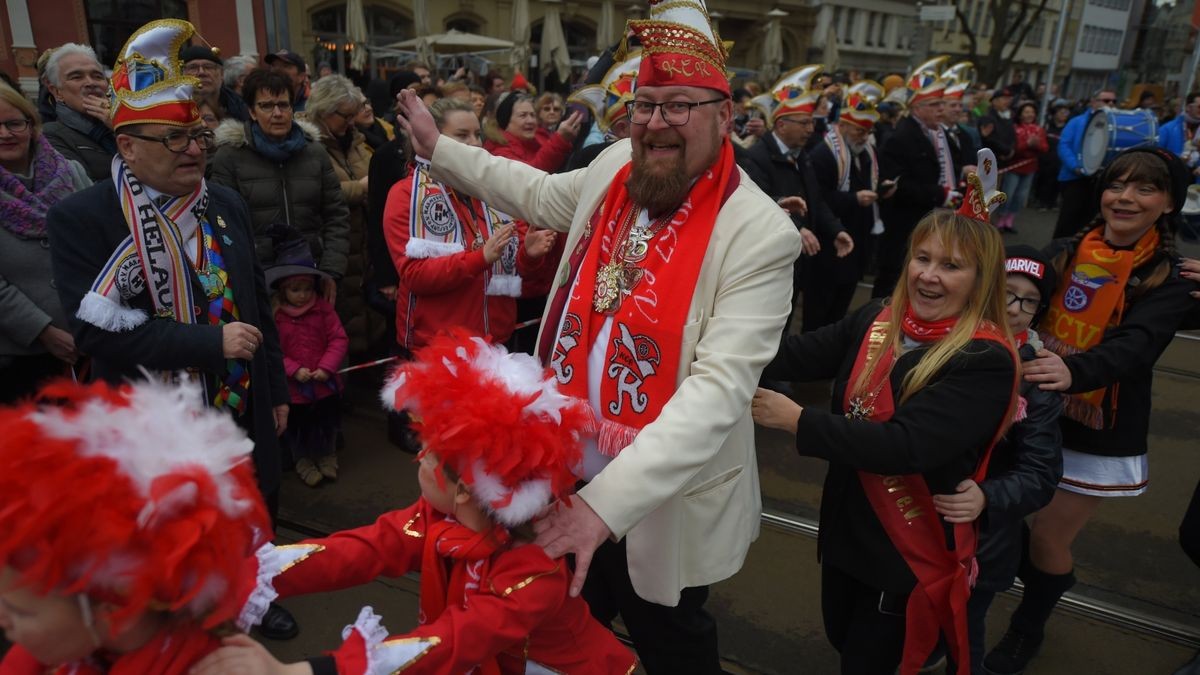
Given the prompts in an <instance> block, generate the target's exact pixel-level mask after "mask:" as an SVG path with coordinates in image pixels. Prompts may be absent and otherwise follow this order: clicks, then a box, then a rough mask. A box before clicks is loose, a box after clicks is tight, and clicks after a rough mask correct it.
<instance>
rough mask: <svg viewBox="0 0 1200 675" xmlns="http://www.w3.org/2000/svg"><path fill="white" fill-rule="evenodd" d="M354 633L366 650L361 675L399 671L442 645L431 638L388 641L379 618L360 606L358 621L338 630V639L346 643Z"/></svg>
mask: <svg viewBox="0 0 1200 675" xmlns="http://www.w3.org/2000/svg"><path fill="white" fill-rule="evenodd" d="M355 631H357V632H358V634H359V635H360V636H361V637H362V640H363V644H364V645H365V649H366V656H367V670H366V672H365V673H363V675H391V674H392V673H398V672H403V671H404V670H406V669H407V668H408V667H409V666H411V665H413V664H414V663H416V662H417V661H419V660H420V659H421V657H422V656H424V655H425V654H426V653H427V652H428V651H429V650H430V649H433V648H434V647H436V646H438V645H439V644H441V642H442V641H441V639H440V638H437V637H434V636H430V637H408V638H393V639H390V640H389V639H388V632H387V628H385V627H384V625H383V619H381V618H380V617H379V616H378V615H377V614H375V610H374V609H372V608H371V607H370V606H367V607H363V608H362V610H361V611H359V613H358V619H356V620H355V621H354V623H353V624H351V625H349V626H346V627H345V628H343V629H342V639H343V640H348V639H349V638H350V636H351V635H352V634H353V633H354V632H355Z"/></svg>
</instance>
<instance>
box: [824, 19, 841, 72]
mask: <svg viewBox="0 0 1200 675" xmlns="http://www.w3.org/2000/svg"><path fill="white" fill-rule="evenodd" d="M821 60H822V61H823V62H824V63H825V67H826V68H828V69H829V70H830V71H831V72H832V71H834V70H837V67H838V43H837V31H836V30H834V28H833V23H832V22H831V23H830V24H829V30H828V31H826V33H825V51H824V52H822V53H821Z"/></svg>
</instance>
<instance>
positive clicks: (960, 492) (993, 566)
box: [933, 246, 1062, 673]
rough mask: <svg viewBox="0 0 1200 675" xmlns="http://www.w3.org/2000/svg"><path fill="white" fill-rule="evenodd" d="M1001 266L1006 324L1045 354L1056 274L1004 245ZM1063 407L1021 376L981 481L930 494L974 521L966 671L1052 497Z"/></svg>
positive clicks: (977, 660) (1024, 251)
mask: <svg viewBox="0 0 1200 675" xmlns="http://www.w3.org/2000/svg"><path fill="white" fill-rule="evenodd" d="M1004 269H1005V272H1006V273H1007V274H1006V278H1005V299H1006V306H1007V308H1008V315H1007V316H1008V327H1009V329H1011V330H1012V334H1013V339H1014V340H1016V343H1017V353H1018V354H1019V355H1020V356H1021V360H1022V362H1025V361H1029V360H1031V359H1034V358H1036V356H1037V355H1038V352H1041V351H1043V347H1042V343H1041V340H1040V339H1039V338H1038V334H1037V331H1035V330H1033V329H1032V327H1033V326H1034V325H1035V324H1036V323H1037V320H1038V319H1040V318H1041V317H1042V315H1044V314H1045V312H1046V309H1047V307H1049V304H1050V297H1051V295H1053V293H1054V288H1055V285H1056V283H1057V276H1058V275H1057V274H1056V273H1055V271H1054V268H1053V267H1051V265H1050V261H1049V259H1048V258H1047V257H1046V256H1044V255H1043V254H1042V253H1041V252H1040V251H1038V250H1037V249H1035V248H1033V247H1032V246H1009V247H1008V248H1007V249H1006V251H1005V261H1004ZM1061 411H1062V398H1061V397H1060V396H1059V395H1058V394H1057V393H1056V392H1052V391H1043V390H1041V389H1039V388H1038V386H1037V385H1036V384H1034V383H1031V382H1024V381H1022V383H1021V392H1020V399H1019V400H1018V404H1017V410H1016V417H1015V419H1014V420H1013V425H1012V426H1011V427H1009V429H1008V433H1007V434H1005V436H1004V438H1003V439H1001V441H1000V442H999V443H998V444H997V445H996V447H995V449H994V450H992V456H991V463H990V465H989V466H988V471H987V477H986V478H985V479H984V481H983V482H982V483H976V482H975V481H973V480H970V479H967V480H964V481H963V482H962V483H959V485H958V486H957V491H956V493H955V494H948V495H934V496H933V502H934V505H935V506H936V507H937V511H938V513H940V514H941V515H942V516H944V517H945V519H946V521H947V522H951V523H964V522H972V521H975V520H978V521H979V543H978V545H977V549H976V553H975V560H976V562H977V563H978V565H979V577H978V579H977V580H976V582H975V587H974V589H972V591H971V599H970V600H969V601H968V602H967V637H968V641H969V642H970V645H971V672H972V673H979V672H983V671H982V670H981V669H982V667H983V656H984V638H985V626H984V620H985V619H986V618H987V612H988V608H989V607H990V606H991V604H992V600H993V599H994V598H995V597H996V594H997V593H1000V592H1002V591H1005V590H1007V589H1008V588H1009V587H1010V586H1012V583H1013V579H1014V578H1015V577H1016V574H1017V567H1018V564H1019V562H1020V560H1021V545H1022V544H1021V524H1022V522H1023V521H1024V519H1025V516H1028V515H1029V514H1031V513H1034V512H1035V511H1037V510H1038V509H1040V508H1042V507H1043V506H1045V505H1046V504H1048V503H1049V502H1050V498H1051V497H1053V496H1054V488H1055V486H1056V485H1057V484H1058V479H1059V477H1061V476H1062V434H1061V432H1060V431H1059V428H1058V416H1059V413H1060V412H1061ZM948 672H954V671H953V669H951V670H949V671H948Z"/></svg>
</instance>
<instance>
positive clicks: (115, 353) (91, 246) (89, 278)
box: [46, 180, 288, 495]
mask: <svg viewBox="0 0 1200 675" xmlns="http://www.w3.org/2000/svg"><path fill="white" fill-rule="evenodd" d="M208 197H209V203H208V217H209V219H210V222H211V223H212V224H213V229H214V234H215V235H216V236H219V237H221V238H222V242H221V253H222V255H223V256H224V259H225V267H226V272H228V274H229V283H230V285H231V286H232V287H233V294H234V298H233V299H234V302H235V303H236V304H237V307H238V311H239V313H240V316H241V321H242V322H244V323H248V324H251V325H253V326H256V327H258V329H259V330H261V331H262V333H263V344H262V348H261V349H259V350H258V351H256V352H255V354H254V359H253V360H252V361H251V363H250V400H249V403H248V407H247V412H246V414H245V415H243V419H239V420H238V422H239V424H241V425H242V426H243V427H244V428H246V430H247V431H248V432H249V434H250V437H251V439H253V440H254V442H255V445H254V464H255V469H256V470H257V474H258V482H259V487H260V489H261V490H262V492H263V494H264V495H270V494H272V493H274V492H275V491H276V490H278V489H279V478H280V473H281V467H280V454H279V446H278V442H277V440H276V435H275V423H274V417H273V414H272V408H273V407H275V406H277V405H283V404H286V403H287V402H288V389H287V376H286V375H285V373H284V370H283V355H282V353H281V351H280V349H279V333H278V332H277V331H276V329H275V321H274V318H273V316H272V312H271V303H270V300H269V298H268V296H267V287H266V283H265V282H264V281H263V273H262V268H260V267H259V264H258V256H257V255H256V254H255V252H254V237H253V235H252V234H251V224H250V214H249V211H248V210H247V209H246V203H245V202H244V201H242V198H241V196H240V195H238V194H237V193H236V192H234V191H233V190H230V189H229V188H226V187H222V186H220V185H214V184H212V183H209V185H208ZM218 216H220V217H221V220H222V221H223V222H224V223H225V225H226V226H225V227H220V226H219V221H218V220H217V217H218ZM46 224H47V228H48V230H49V233H50V241H51V247H50V258H51V263H52V266H53V272H54V281H55V284H56V285H57V287H58V294H59V297H60V298H61V300H62V304H63V309H64V310H66V313H67V315H68V316H70V317H71V332H72V333H73V334H74V336H75V343H76V345H77V346H78V347H79V350H80V351H81V352H83V353H84V354H88V355H90V356H91V357H92V359H93V361H92V367H93V371H94V372H95V375H96V377H98V378H102V379H104V380H107V381H109V382H114V383H115V382H121V381H123V380H125V379H140V378H141V377H142V374H141V371H139V370H138V367H139V366H142V367H145V368H148V369H150V370H167V371H178V370H187V369H191V370H194V371H197V372H199V373H201V374H203V375H204V377H205V380H206V384H207V385H208V391H215V388H214V387H215V383H216V380H217V378H218V377H219V376H220V375H222V374H223V373H224V370H225V357H224V352H223V342H222V335H221V328H219V327H217V326H212V325H209V324H208V322H207V321H203V322H201V323H197V324H181V323H178V322H176V321H174V320H172V319H159V318H153V317H154V308H153V304H152V302H151V300H150V295H149V293H148V292H147V291H145V290H143V291H142V292H141V293H140V294H138V295H137V296H135V297H134V298H132V299H131V300H130V301H129V302H130V305H131V306H133V307H136V308H140V309H142V310H145V311H146V313H147V314H148V315H149V316H150V317H152V318H150V319H149V320H148V321H146V322H145V323H143V324H142V325H140V326H138V327H136V328H134V329H132V330H127V331H121V332H112V331H107V330H104V329H101V328H97V327H96V326H93V325H91V324H89V323H85V322H83V321H80V320H79V319H77V318H75V313H76V312H77V311H78V310H79V303H80V302H81V301H82V300H83V296H84V295H85V294H87V292H88V290H89V289H90V288H91V286H92V283H93V282H94V281H95V279H96V275H98V274H99V273H100V269H101V268H102V267H103V266H104V264H105V263H106V262H107V261H108V258H109V256H110V255H112V253H113V251H114V250H116V248H117V246H118V245H119V244H120V243H121V241H122V240H124V239H125V237H127V236H129V226H128V225H127V224H126V223H125V217H124V215H122V213H121V205H120V202H119V201H118V198H117V191H116V190H115V189H114V188H113V183H112V181H109V180H105V181H101V182H99V183H96V184H95V185H93V186H91V187H90V188H87V189H85V190H81V191H79V192H77V193H75V194H73V195H71V196H70V197H68V198H66V199H64V200H63V201H61V202H59V203H58V204H56V205H55V206H54V207H53V208H51V209H50V212H49V214H47V216H46ZM226 237H227V238H226ZM191 281H192V288H193V289H194V295H195V298H196V299H197V306H196V307H194V311H195V312H196V314H197V315H200V316H205V315H206V313H207V312H208V306H207V302H206V301H205V295H204V288H203V287H202V286H201V285H200V279H199V277H197V276H196V275H194V274H193V275H192V279H191ZM166 450H168V449H166V448H164V451H166Z"/></svg>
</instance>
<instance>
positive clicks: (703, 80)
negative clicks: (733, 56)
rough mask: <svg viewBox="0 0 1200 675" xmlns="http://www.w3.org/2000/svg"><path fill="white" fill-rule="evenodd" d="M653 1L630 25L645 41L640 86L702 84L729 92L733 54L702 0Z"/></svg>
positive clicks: (639, 72)
mask: <svg viewBox="0 0 1200 675" xmlns="http://www.w3.org/2000/svg"><path fill="white" fill-rule="evenodd" d="M649 5H650V17H649V18H648V19H636V20H631V21H629V22H628V24H627V28H628V31H629V33H630V34H632V35H633V36H634V37H636V38H637V40H638V42H639V43H641V45H642V61H641V63H640V64H639V66H638V76H637V81H636V84H637V86H639V87H666V86H689V87H703V88H705V89H712V90H714V91H716V92H718V93H721V94H724V95H726V96H729V94H730V90H729V75H728V73H727V72H726V70H725V60H726V58H727V57H728V55H729V53H728V51H726V47H725V43H724V42H723V41H722V40H721V37H720V36H719V35H717V31H716V29H714V28H713V25H712V19H711V18H709V16H708V9H707V8H706V7H705V5H704V0H649Z"/></svg>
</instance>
